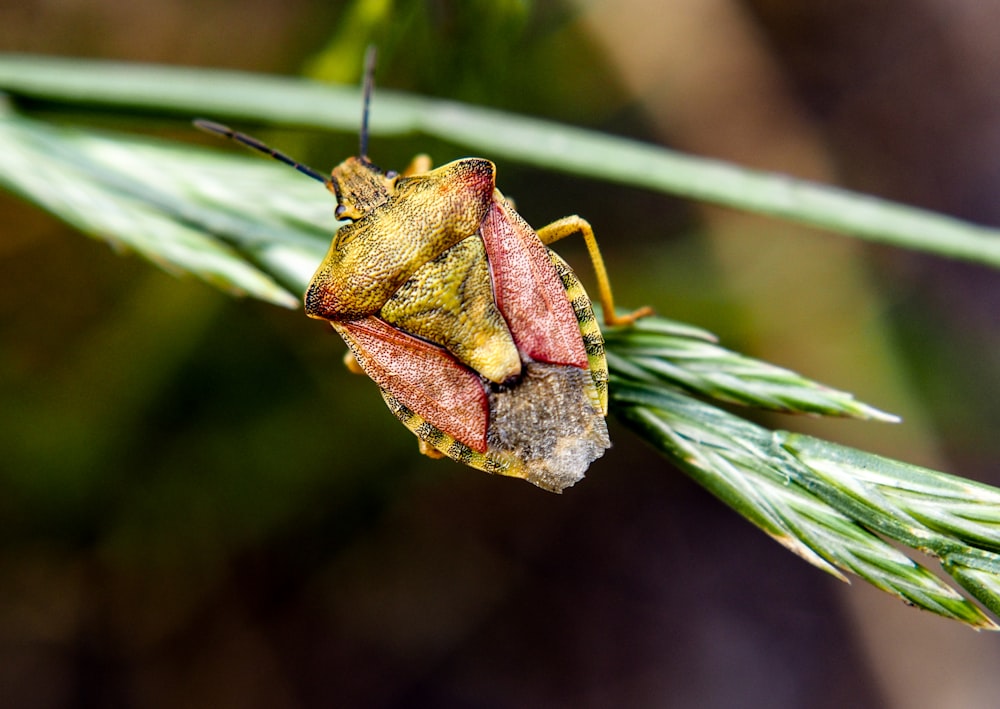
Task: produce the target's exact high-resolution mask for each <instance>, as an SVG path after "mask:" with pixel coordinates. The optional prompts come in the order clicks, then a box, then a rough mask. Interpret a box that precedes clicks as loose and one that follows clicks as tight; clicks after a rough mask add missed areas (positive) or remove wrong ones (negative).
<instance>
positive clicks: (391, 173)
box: [385, 170, 399, 180]
mask: <svg viewBox="0 0 1000 709" xmlns="http://www.w3.org/2000/svg"><path fill="white" fill-rule="evenodd" d="M385 176H386V178H387V179H389V180H395V179H396V178H397V177H399V173H398V172H396V171H395V170H389V171H388V172H387V173H385Z"/></svg>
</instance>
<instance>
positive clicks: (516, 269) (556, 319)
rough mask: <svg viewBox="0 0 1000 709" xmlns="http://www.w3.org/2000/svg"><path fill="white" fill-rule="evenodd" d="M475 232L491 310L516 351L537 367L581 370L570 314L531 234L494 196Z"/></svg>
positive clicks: (579, 342) (582, 356) (581, 353)
mask: <svg viewBox="0 0 1000 709" xmlns="http://www.w3.org/2000/svg"><path fill="white" fill-rule="evenodd" d="M480 232H481V234H482V237H483V243H484V244H485V245H486V255H487V257H488V259H489V262H490V268H491V270H492V272H493V291H494V295H495V297H496V302H497V306H498V307H499V308H500V312H501V313H503V315H504V318H506V320H507V324H508V326H509V327H510V331H511V334H512V335H513V336H514V342H515V343H516V344H517V346H518V349H520V350H521V351H522V352H523V353H525V354H526V355H528V356H529V357H531V358H532V359H534V360H537V361H539V362H548V363H550V364H567V365H570V366H573V367H579V368H581V369H586V368H587V367H588V363H587V350H586V348H585V347H584V344H583V339H582V338H581V337H580V325H579V323H578V322H577V319H576V314H575V313H574V312H573V306H572V304H571V303H570V302H569V300H568V299H567V298H566V288H565V287H564V286H563V284H562V281H561V280H560V279H559V276H558V274H557V273H556V271H555V269H554V268H553V266H552V261H551V260H550V259H549V254H548V251H547V249H546V248H545V245H544V244H543V243H542V242H541V240H540V239H539V238H538V235H537V234H536V233H535V231H534V230H533V229H532V228H531V226H529V225H528V223H527V222H526V221H524V219H522V218H521V216H520V215H519V214H518V213H517V212H515V211H514V210H513V209H510V208H509V207H507V205H506V203H505V202H504V201H503V197H502V196H499V194H498V193H494V197H493V205H492V206H491V207H490V211H489V212H488V213H487V215H486V219H484V220H483V225H482V227H481V229H480Z"/></svg>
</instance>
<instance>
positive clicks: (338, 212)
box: [333, 204, 347, 219]
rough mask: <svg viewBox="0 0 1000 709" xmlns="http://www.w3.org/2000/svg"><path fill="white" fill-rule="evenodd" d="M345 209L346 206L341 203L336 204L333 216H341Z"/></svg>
mask: <svg viewBox="0 0 1000 709" xmlns="http://www.w3.org/2000/svg"><path fill="white" fill-rule="evenodd" d="M346 211H347V207H345V206H344V205H342V204H338V205H337V208H336V209H334V210H333V216H335V217H336V218H337V219H340V218H341V217H342V216H344V212H346Z"/></svg>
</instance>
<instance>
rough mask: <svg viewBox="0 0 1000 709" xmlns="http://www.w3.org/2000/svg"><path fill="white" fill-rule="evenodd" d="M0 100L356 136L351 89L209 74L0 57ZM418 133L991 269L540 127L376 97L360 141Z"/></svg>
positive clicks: (656, 154)
mask: <svg viewBox="0 0 1000 709" xmlns="http://www.w3.org/2000/svg"><path fill="white" fill-rule="evenodd" d="M0 90H3V91H7V92H9V93H10V94H12V95H13V96H15V97H17V96H24V97H30V98H32V99H34V100H41V101H49V102H53V103H61V104H68V105H74V106H89V107H101V108H104V109H105V110H109V109H110V110H118V111H129V110H131V111H134V110H142V111H147V112H157V113H160V114H166V115H181V116H189V117H193V116H196V115H197V116H209V117H215V118H229V119H239V120H247V121H251V120H252V121H265V122H271V123H278V124H284V125H296V126H312V127H317V128H328V129H335V130H350V131H354V130H356V126H357V125H358V122H359V118H358V115H359V106H360V99H359V94H358V91H357V89H354V88H345V87H342V86H328V85H323V84H320V83H317V82H314V81H307V80H302V79H291V78H279V77H274V76H259V75H251V74H245V73H239V72H225V71H217V70H212V71H209V70H203V69H184V68H168V67H162V66H141V65H124V64H115V63H107V62H87V61H82V60H77V59H73V60H66V59H54V58H46V57H32V56H24V55H0ZM415 132H419V133H424V134H426V135H433V136H437V137H439V138H442V139H444V140H447V141H450V142H453V143H457V144H459V145H462V146H464V147H466V148H468V149H471V150H474V151H477V152H480V153H482V154H484V155H486V156H488V157H492V158H508V159H514V160H520V161H523V162H526V163H530V164H533V165H537V166H540V167H544V168H546V169H548V170H555V171H562V172H568V173H572V174H575V175H582V176H587V177H591V178H594V179H599V180H606V181H610V182H618V183H621V184H627V185H633V186H636V187H642V188H645V189H650V190H656V191H660V192H664V193H667V194H672V195H678V196H682V197H689V198H693V199H698V200H704V201H706V202H711V203H715V204H722V205H726V206H729V207H734V208H737V209H743V210H747V211H751V212H757V213H761V214H767V215H770V216H774V217H780V218H783V219H788V220H791V221H796V222H801V223H804V224H809V225H812V226H817V227H821V228H824V229H830V230H832V231H837V232H840V233H843V234H849V235H853V236H856V237H859V238H863V239H867V240H870V241H876V242H881V243H886V244H892V245H895V246H900V247H904V248H910V249H917V250H922V251H927V252H930V253H935V254H938V255H941V256H948V257H951V258H958V259H965V260H969V261H974V262H976V263H982V264H988V265H991V266H993V267H995V268H1000V231H998V230H997V229H989V228H984V227H980V226H977V225H973V224H969V223H966V222H962V221H960V220H957V219H952V218H949V217H945V216H942V215H939V214H935V213H933V212H928V211H926V210H921V209H915V208H912V207H907V206H903V205H900V204H895V203H892V202H888V201H885V200H880V199H876V198H874V197H870V196H866V195H861V194H856V193H851V192H848V191H845V190H841V189H837V188H834V187H829V186H823V185H819V184H814V183H810V182H806V181H801V180H794V179H791V178H789V177H787V176H783V175H776V174H770V173H764V172H759V171H754V170H747V169H744V168H740V167H737V166H734V165H730V164H726V163H722V162H719V161H715V160H707V159H704V158H698V157H694V156H690V155H683V154H681V153H677V152H675V151H671V150H668V149H666V148H663V147H660V146H656V145H650V144H645V143H641V142H637V141H634V140H628V139H625V138H619V137H615V136H609V135H604V134H600V133H596V132H593V131H587V130H583V129H580V128H575V127H572V126H566V125H562V124H557V123H552V122H549V121H543V120H538V119H534V118H528V117H524V116H517V115H511V114H508V113H502V112H499V111H493V110H489V109H484V108H476V107H471V106H465V105H461V104H456V103H450V102H446V101H433V100H430V99H425V98H422V97H417V96H406V95H402V94H398V93H393V92H390V91H379V92H378V94H377V97H376V99H375V106H374V110H373V112H372V123H371V133H372V135H387V134H402V133H415Z"/></svg>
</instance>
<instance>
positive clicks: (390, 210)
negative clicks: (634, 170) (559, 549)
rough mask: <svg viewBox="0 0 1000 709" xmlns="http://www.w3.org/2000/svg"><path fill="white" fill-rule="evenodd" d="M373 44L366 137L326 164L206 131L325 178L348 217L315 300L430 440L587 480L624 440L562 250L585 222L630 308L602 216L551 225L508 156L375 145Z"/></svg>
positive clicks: (602, 274)
mask: <svg viewBox="0 0 1000 709" xmlns="http://www.w3.org/2000/svg"><path fill="white" fill-rule="evenodd" d="M373 74H374V52H373V51H372V50H369V53H368V55H367V58H366V71H365V81H364V92H363V93H364V98H363V113H362V126H361V139H360V150H359V154H358V156H357V157H350V158H348V159H347V160H345V161H344V162H342V163H341V164H340V165H338V166H337V167H336V168H335V169H334V170H333V171H332V173H331V174H330V177H325V176H323V175H322V174H320V173H318V172H317V171H315V170H313V169H312V168H309V167H306V166H305V165H302V164H300V163H298V162H296V161H295V160H293V159H292V158H290V157H288V156H287V155H285V154H283V153H281V152H279V151H277V150H274V149H272V148H270V147H268V146H267V145H265V144H263V143H261V142H260V141H258V140H257V139H255V138H252V137H250V136H248V135H245V134H243V133H238V132H236V131H233V130H232V129H230V128H228V127H226V126H222V125H219V124H217V123H212V122H209V121H196V122H195V123H196V125H197V126H198V127H199V128H201V129H203V130H206V131H209V132H212V133H216V134H219V135H222V136H224V137H227V138H230V139H232V140H235V141H237V142H239V143H242V144H244V145H246V146H248V147H250V148H253V149H254V150H257V151H260V152H262V153H265V154H267V155H269V156H271V157H273V158H275V159H277V160H279V161H281V162H283V163H285V164H287V165H290V166H291V167H294V168H295V169H296V170H298V171H300V172H302V173H303V174H305V175H307V176H309V177H311V178H313V179H315V180H318V181H320V182H322V183H323V184H324V185H326V187H327V189H329V190H330V191H331V192H332V193H333V194H334V195H335V197H336V199H337V207H336V209H335V215H336V216H337V218H338V219H340V220H343V221H346V222H348V223H347V224H345V225H343V226H341V227H340V229H339V230H338V231H337V233H336V234H335V235H334V237H333V241H332V243H331V246H330V250H329V252H328V253H327V255H326V258H324V260H323V262H322V263H321V264H320V266H319V268H318V269H317V271H316V274H315V275H314V276H313V278H312V281H311V283H310V284H309V287H308V289H307V291H306V294H305V311H306V314H307V315H309V316H310V317H313V318H318V319H321V320H326V321H328V322H329V323H330V324H331V325H332V326H333V328H334V330H336V331H337V332H338V333H339V334H340V336H341V337H342V338H343V339H344V341H345V342H346V343H347V346H348V348H349V350H350V352H349V353H348V356H347V358H346V362H347V365H348V368H349V369H351V370H352V371H355V372H359V373H360V372H363V373H365V374H367V375H368V376H369V377H370V378H371V379H372V380H374V381H375V383H376V384H377V385H378V386H379V388H380V389H381V392H382V397H383V398H384V400H385V402H386V404H387V405H388V407H389V409H390V410H391V411H392V412H393V413H394V414H395V415H396V417H397V418H398V419H399V420H400V421H401V422H402V423H403V424H404V425H405V426H406V427H407V428H408V429H410V431H412V432H413V433H414V434H415V435H416V436H417V438H418V439H419V446H420V450H421V452H423V453H425V454H427V455H429V456H431V457H437V458H439V457H443V456H448V457H450V458H453V459H454V460H457V461H459V462H461V463H464V464H466V465H469V466H471V467H473V468H478V469H480V470H484V471H486V472H489V473H495V474H500V475H507V476H512V477H519V478H523V479H526V480H528V481H530V482H532V483H534V484H535V485H538V486H539V487H541V488H544V489H546V490H551V491H553V492H560V491H562V490H563V489H564V488H566V487H568V486H570V485H572V484H574V483H575V482H577V481H578V480H580V479H581V478H582V477H583V475H584V472H585V471H586V469H587V468H588V467H589V465H590V463H591V462H592V461H593V460H595V459H596V458H598V457H600V456H601V455H603V454H604V451H605V450H606V449H607V448H608V447H610V445H611V443H610V440H609V438H608V431H607V426H606V424H605V420H604V419H605V416H606V415H607V407H608V369H607V363H606V360H605V354H604V340H603V338H602V336H601V331H600V329H599V327H598V324H597V321H596V319H595V316H594V312H593V307H592V305H591V301H590V298H589V297H588V296H587V293H586V291H584V289H583V287H582V286H581V284H580V281H579V280H578V279H577V277H576V275H575V274H574V273H573V271H572V270H571V269H570V267H569V266H568V265H567V264H566V262H565V261H563V260H562V258H560V257H559V256H558V255H557V254H556V253H555V252H553V251H551V250H549V249H548V248H547V245H548V244H551V243H553V242H555V241H558V240H559V239H562V238H563V237H565V236H569V235H571V234H575V233H579V234H582V236H583V237H584V240H585V241H586V244H587V248H588V251H589V254H590V258H591V260H592V262H593V265H594V269H595V271H596V274H597V282H598V288H599V291H600V296H601V303H602V307H603V311H604V316H605V322H607V323H608V324H612V325H619V324H627V323H631V322H632V321H634V320H635V319H636V318H638V317H641V316H643V315H645V314H647V313H649V312H651V311H650V310H649V309H648V308H643V309H641V310H638V311H636V312H634V313H631V314H629V315H626V316H616V315H615V309H614V303H613V299H612V295H611V287H610V284H609V282H608V277H607V273H606V270H605V267H604V263H603V260H602V258H601V254H600V251H599V250H598V247H597V242H596V240H595V238H594V234H593V230H592V229H591V227H590V225H589V224H588V223H587V222H586V221H584V220H583V219H581V218H580V217H576V216H573V217H566V218H564V219H560V220H558V221H556V222H554V223H552V224H549V225H548V226H546V227H543V228H542V229H539V230H538V231H537V232H536V231H535V230H533V229H532V228H531V227H530V226H529V225H528V224H527V222H525V221H524V219H523V218H522V217H521V216H520V215H519V214H518V213H517V212H516V211H515V209H514V207H513V204H512V203H511V202H510V201H509V200H508V199H506V198H505V197H504V196H503V194H501V193H500V191H499V190H498V189H496V183H495V178H496V167H495V165H494V164H493V163H492V162H490V161H489V160H485V159H482V158H463V159H460V160H456V161H455V162H452V163H449V164H447V165H443V166H441V167H438V168H436V169H431V165H430V159H429V158H427V157H426V156H418V157H417V158H415V159H414V161H413V163H412V164H411V165H410V167H409V168H407V169H406V170H405V171H403V172H402V173H396V172H393V171H383V170H382V169H381V168H379V167H377V166H376V165H375V164H373V163H372V162H371V160H369V158H368V154H367V153H368V150H367V142H368V111H369V105H370V102H371V93H372V84H373Z"/></svg>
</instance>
